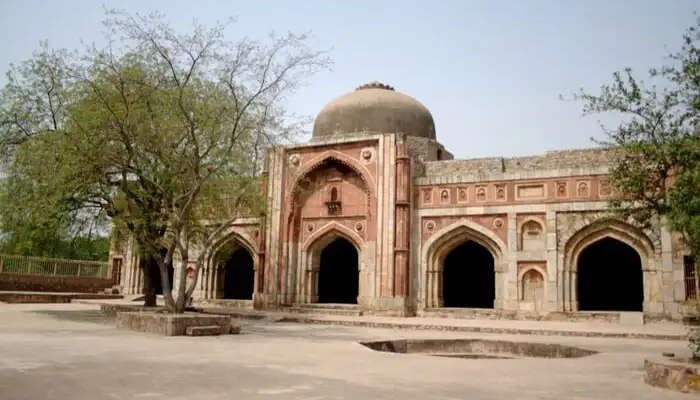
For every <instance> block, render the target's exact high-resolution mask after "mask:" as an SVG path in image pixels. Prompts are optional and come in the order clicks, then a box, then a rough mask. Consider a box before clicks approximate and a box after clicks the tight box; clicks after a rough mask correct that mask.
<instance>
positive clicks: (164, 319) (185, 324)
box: [117, 311, 231, 336]
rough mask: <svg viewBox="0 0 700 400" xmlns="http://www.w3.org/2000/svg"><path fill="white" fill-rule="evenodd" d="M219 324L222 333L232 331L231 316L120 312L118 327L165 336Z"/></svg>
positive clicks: (181, 334) (179, 334)
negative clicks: (188, 329)
mask: <svg viewBox="0 0 700 400" xmlns="http://www.w3.org/2000/svg"><path fill="white" fill-rule="evenodd" d="M214 325H216V326H219V327H220V334H228V333H230V332H231V317H230V316H228V315H210V314H199V313H184V314H166V313H162V312H152V311H146V312H118V313H117V328H119V329H129V330H132V331H138V332H149V333H156V334H159V335H165V336H183V335H185V334H186V332H187V328H190V327H204V326H206V327H211V326H214Z"/></svg>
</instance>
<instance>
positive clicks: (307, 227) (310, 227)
mask: <svg viewBox="0 0 700 400" xmlns="http://www.w3.org/2000/svg"><path fill="white" fill-rule="evenodd" d="M315 228H316V227H315V226H314V224H307V225H306V230H307V231H309V232H313V231H314V229H315Z"/></svg>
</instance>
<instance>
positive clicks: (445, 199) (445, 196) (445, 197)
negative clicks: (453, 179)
mask: <svg viewBox="0 0 700 400" xmlns="http://www.w3.org/2000/svg"><path fill="white" fill-rule="evenodd" d="M440 201H441V202H442V203H449V202H450V191H449V190H447V189H442V190H441V191H440Z"/></svg>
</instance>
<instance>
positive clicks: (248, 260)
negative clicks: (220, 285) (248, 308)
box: [224, 247, 254, 300]
mask: <svg viewBox="0 0 700 400" xmlns="http://www.w3.org/2000/svg"><path fill="white" fill-rule="evenodd" d="M253 281H254V270H253V257H251V256H250V253H249V252H248V250H246V249H244V248H243V247H239V248H238V249H237V250H235V251H234V252H233V253H232V254H231V256H230V257H229V258H228V260H226V263H225V264H224V299H238V300H250V299H252V298H253Z"/></svg>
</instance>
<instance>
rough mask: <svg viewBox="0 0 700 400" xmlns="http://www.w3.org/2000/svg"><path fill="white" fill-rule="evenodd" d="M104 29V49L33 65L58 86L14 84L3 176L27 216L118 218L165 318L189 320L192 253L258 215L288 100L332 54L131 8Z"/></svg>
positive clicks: (286, 121) (285, 127) (284, 133)
mask: <svg viewBox="0 0 700 400" xmlns="http://www.w3.org/2000/svg"><path fill="white" fill-rule="evenodd" d="M106 26H107V28H108V29H109V32H110V34H111V36H110V40H109V46H108V47H106V48H96V47H92V48H90V49H88V50H86V51H84V52H82V53H79V54H75V55H69V54H68V53H66V52H52V51H50V50H48V49H47V48H44V49H43V50H42V51H41V52H40V53H38V54H37V55H36V56H35V57H34V61H35V62H36V63H38V61H39V60H48V61H47V64H48V65H49V67H47V68H46V70H48V71H60V73H57V74H56V75H57V78H56V81H57V82H58V83H56V84H52V83H51V82H52V79H53V78H52V76H53V75H52V74H51V73H47V72H46V70H44V69H40V70H39V71H37V72H36V73H31V74H27V78H25V79H22V80H21V81H19V80H11V85H10V91H11V92H13V93H22V92H23V91H24V92H26V93H28V94H27V95H26V96H23V95H14V94H12V95H6V96H5V97H3V101H2V103H0V110H1V111H0V119H2V120H3V121H7V122H6V123H5V125H4V127H3V131H2V132H1V134H2V137H3V139H2V140H3V142H2V143H4V144H5V148H7V149H11V152H9V153H10V156H9V157H7V159H8V161H7V162H8V163H9V165H10V167H9V171H10V172H9V180H10V181H17V182H19V181H24V184H23V187H24V188H25V189H31V191H32V195H31V196H27V199H26V201H27V202H26V203H25V204H26V207H27V208H29V209H32V210H34V209H36V207H37V206H39V205H42V206H45V207H46V208H47V209H57V210H61V211H62V212H69V213H73V214H70V215H72V216H77V217H82V216H86V215H87V216H91V217H96V216H99V215H101V213H103V214H104V215H107V216H108V217H109V218H111V219H112V221H113V222H114V223H115V224H117V225H118V226H119V227H120V228H121V229H123V230H125V231H126V232H128V234H130V235H131V236H132V237H134V239H135V240H136V242H137V244H138V246H139V248H140V250H141V251H142V252H144V254H148V255H149V257H150V258H151V259H152V261H153V263H154V264H156V265H157V267H158V270H159V273H160V278H161V284H162V288H163V294H164V298H165V303H166V307H167V308H168V310H170V311H172V312H183V311H184V309H185V306H186V304H187V303H188V300H189V298H190V297H191V295H192V292H193V291H194V288H195V286H196V282H197V281H196V277H197V276H198V271H199V268H200V267H201V265H202V264H203V262H204V260H205V258H206V256H207V254H206V252H205V251H199V252H198V255H197V257H196V258H195V259H194V268H195V273H194V276H195V279H194V280H193V281H192V282H191V284H190V285H189V286H187V280H186V279H184V276H185V275H186V268H187V267H188V262H192V261H193V260H192V257H190V255H191V254H192V249H193V246H195V247H196V248H198V249H208V248H209V247H210V245H211V243H212V242H213V240H215V238H216V237H217V236H218V235H220V234H221V233H222V232H223V231H224V230H225V229H226V228H227V227H228V226H230V224H231V223H232V222H233V221H234V220H235V219H237V218H240V217H241V216H242V215H244V214H248V213H250V212H251V211H253V210H255V209H256V207H257V204H258V203H260V197H259V193H260V192H259V190H258V189H259V183H258V175H259V172H260V169H261V163H262V157H261V155H262V154H264V151H265V149H266V148H267V147H268V146H270V145H271V144H275V143H279V142H283V141H285V140H289V139H290V138H292V137H293V136H294V135H295V133H296V132H298V131H299V129H298V128H299V123H300V121H299V120H298V119H295V118H292V116H290V115H289V114H288V113H287V112H286V111H285V109H284V108H283V107H282V104H283V100H285V98H286V96H287V95H288V94H289V93H291V92H292V91H294V90H295V89H296V88H297V87H298V85H299V84H300V83H301V82H303V81H304V80H305V79H306V78H307V77H308V76H309V75H310V74H312V73H313V72H315V71H317V70H318V69H320V68H325V67H326V66H327V65H328V60H327V59H326V58H325V57H324V56H323V54H322V53H320V52H315V51H312V50H310V49H309V48H308V46H307V45H306V44H305V42H306V37H305V36H297V35H291V34H290V35H286V36H282V37H273V38H271V39H270V43H268V44H261V43H258V42H255V41H252V40H249V39H242V40H240V41H238V42H235V43H232V42H229V41H227V40H225V38H224V29H225V27H226V25H225V24H221V25H216V26H214V27H213V28H209V29H207V28H205V27H202V26H199V25H196V26H195V28H194V30H193V32H192V33H189V34H179V33H177V32H175V31H173V30H172V29H171V28H170V27H169V26H168V25H167V24H166V23H165V22H164V21H163V17H162V16H160V15H157V14H153V15H149V16H139V15H136V16H132V15H129V14H126V13H123V12H110V13H109V15H108V18H107V21H106ZM30 63H31V61H30ZM13 82H14V83H13ZM12 85H15V86H16V88H15V87H14V86H12ZM53 86H55V87H56V88H59V89H57V91H51V90H50V89H49V90H47V89H46V88H47V87H49V88H51V87H53ZM49 92H51V94H49ZM55 93H58V94H57V95H56V96H57V97H56V98H53V97H52V96H53V95H54V94H55ZM35 97H37V98H38V97H42V98H47V100H44V101H43V103H44V104H45V105H44V106H43V107H42V108H41V109H36V107H35V106H34V105H33V104H32V103H33V99H34V98H35ZM49 99H50V101H49ZM18 110H19V111H18ZM20 111H21V112H20ZM15 115H16V116H17V117H16V118H15V117H14V116H15ZM61 207H63V208H61ZM171 267H173V268H175V274H176V276H181V277H183V279H180V280H179V284H178V285H177V287H172V284H173V282H171V281H170V279H169V269H170V268H171ZM145 275H148V274H145Z"/></svg>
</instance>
